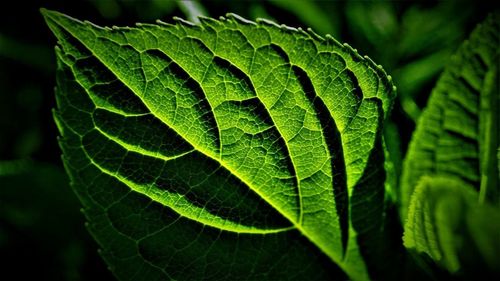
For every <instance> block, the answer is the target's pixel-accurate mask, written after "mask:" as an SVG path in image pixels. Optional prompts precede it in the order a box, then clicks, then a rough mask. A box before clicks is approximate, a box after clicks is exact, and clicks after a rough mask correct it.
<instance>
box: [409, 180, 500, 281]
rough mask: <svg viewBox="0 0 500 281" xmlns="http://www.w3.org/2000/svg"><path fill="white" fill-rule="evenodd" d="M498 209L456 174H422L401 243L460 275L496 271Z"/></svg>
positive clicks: (499, 233) (499, 230) (499, 246)
mask: <svg viewBox="0 0 500 281" xmlns="http://www.w3.org/2000/svg"><path fill="white" fill-rule="evenodd" d="M498 221H500V209H499V208H498V207H492V206H491V205H490V204H480V203H479V202H478V194H477V192H475V191H474V190H473V188H472V186H469V185H467V184H466V183H464V182H462V181H461V180H459V179H454V178H450V177H427V176H424V177H422V178H421V179H420V182H419V184H418V186H417V188H416V189H415V192H414V193H413V196H412V199H411V202H410V207H409V211H408V220H407V222H406V225H405V234H404V243H405V246H406V247H407V248H409V249H413V250H415V251H417V252H423V253H425V254H427V255H429V256H430V257H431V258H432V259H433V260H435V261H436V262H438V263H439V264H440V265H442V266H443V267H445V268H447V269H448V270H449V271H450V272H453V273H458V272H461V273H462V274H465V278H466V279H467V278H474V276H477V275H476V274H479V272H481V275H482V276H491V275H488V274H497V275H498V274H499V273H500V272H499V268H500V262H499V261H498V259H497V257H498V253H500V241H499V240H498V237H500V224H499V223H498Z"/></svg>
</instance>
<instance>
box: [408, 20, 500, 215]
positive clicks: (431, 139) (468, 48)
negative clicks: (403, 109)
mask: <svg viewBox="0 0 500 281" xmlns="http://www.w3.org/2000/svg"><path fill="white" fill-rule="evenodd" d="M499 30H500V15H499V14H498V13H497V14H494V15H492V16H490V17H489V18H488V19H487V20H486V22H485V23H483V24H482V25H480V26H479V27H478V28H477V29H476V30H475V31H474V32H473V33H472V35H471V37H470V39H469V40H468V41H466V42H465V43H464V44H463V45H462V46H461V47H460V49H459V50H458V52H457V54H456V55H455V56H454V57H452V59H451V61H450V63H449V65H448V66H447V68H446V70H445V72H444V73H443V74H442V76H441V78H440V79H439V81H438V82H437V85H436V87H435V88H434V90H433V92H432V94H431V97H430V99H429V102H428V105H427V107H426V108H425V110H424V112H423V113H422V116H421V117H420V120H419V122H418V125H417V129H416V131H415V133H414V135H413V139H412V141H411V143H410V147H409V150H408V154H407V156H406V160H405V164H404V168H403V176H402V194H401V199H402V210H401V211H402V217H403V218H405V217H406V213H407V209H408V204H409V201H410V197H411V195H412V193H413V190H414V189H415V187H416V185H417V182H418V181H419V179H420V177H422V176H423V175H440V176H453V177H457V178H459V179H461V180H462V181H464V182H466V183H468V184H469V185H471V186H472V187H473V188H475V189H477V190H478V191H479V192H480V200H481V201H484V200H487V201H490V202H491V203H494V204H498V203H499V202H500V197H499V196H500V192H499V191H500V188H499V185H498V184H499V182H500V181H499V178H498V177H499V173H498V169H497V167H498V166H497V165H498V157H497V156H496V151H497V150H498V149H499V136H498V134H499V132H500V127H499V126H500V122H499V120H498V119H499V115H498V111H499V98H500V91H499V88H498V83H499V81H500V79H499V75H498V66H499V53H500V48H498V46H500V33H499V32H498V31H499Z"/></svg>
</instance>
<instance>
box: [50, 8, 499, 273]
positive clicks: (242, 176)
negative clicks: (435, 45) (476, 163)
mask: <svg viewBox="0 0 500 281" xmlns="http://www.w3.org/2000/svg"><path fill="white" fill-rule="evenodd" d="M42 13H43V14H44V16H45V19H46V22H47V24H48V25H49V27H50V28H51V30H52V31H53V33H54V34H55V35H56V37H57V38H58V40H59V47H58V48H56V54H57V62H58V73H57V84H58V88H57V90H56V98H57V110H56V111H55V112H54V115H55V119H56V123H57V125H58V128H59V131H60V133H61V135H62V138H61V142H60V145H61V147H62V150H63V159H64V164H65V166H66V170H67V172H68V174H69V175H70V178H71V182H72V185H73V188H74V190H75V191H76V193H77V195H78V196H79V198H80V200H81V202H82V204H83V205H84V208H85V214H86V217H87V219H88V220H89V230H90V232H91V233H92V234H93V236H94V237H95V239H96V240H97V241H98V243H99V245H100V246H101V247H102V256H103V257H104V259H105V260H106V262H107V263H108V264H109V265H110V268H111V270H112V271H113V272H114V274H115V275H116V276H117V277H118V278H119V279H121V280H136V279H143V280H162V279H186V280H190V279H214V280H218V279H242V278H248V279H270V280H274V279H299V280H302V279H330V278H335V277H337V278H345V277H342V276H343V275H342V274H343V273H342V272H341V271H338V270H337V269H336V268H335V265H337V266H338V267H339V268H340V269H342V271H343V272H345V273H346V274H347V275H348V276H349V278H352V279H355V280H366V279H370V278H373V279H383V280H387V279H399V278H401V276H404V274H405V272H409V271H411V270H416V269H412V268H410V267H411V266H408V267H394V266H393V265H394V264H397V263H398V262H400V261H401V260H402V257H404V256H405V255H406V254H405V252H404V250H403V248H402V247H401V241H400V239H401V233H399V232H398V227H397V226H395V225H397V217H396V216H395V215H394V212H393V211H394V208H395V206H396V204H400V202H399V201H397V202H394V201H395V199H394V198H398V197H399V196H396V195H394V193H397V192H395V190H398V189H397V188H396V186H395V184H394V182H395V180H394V174H393V171H392V165H391V163H390V162H389V161H387V157H386V154H387V152H386V151H385V146H384V140H383V137H382V136H383V134H382V132H383V124H384V120H385V119H386V117H387V115H388V112H389V111H390V108H391V105H392V101H393V99H394V95H395V89H394V87H393V86H392V82H391V78H390V76H387V75H386V74H385V72H384V71H383V70H382V68H381V67H380V66H377V65H375V64H374V63H373V62H372V61H371V60H370V59H369V58H368V57H362V56H360V55H359V54H358V53H357V51H356V50H354V49H352V48H351V47H349V46H348V45H345V44H344V45H341V44H339V43H338V42H337V41H336V40H334V39H333V38H331V37H326V38H322V37H320V36H318V35H317V34H315V33H313V32H312V31H310V30H309V31H307V32H306V31H303V30H301V29H294V28H290V27H286V26H278V25H276V24H274V23H272V22H270V21H266V20H261V21H259V22H258V23H254V22H250V21H247V20H245V19H243V18H240V17H238V16H235V15H228V18H227V19H223V20H221V21H217V20H213V19H210V18H201V24H200V25H194V24H192V23H189V22H186V21H183V20H181V19H178V22H177V23H176V24H175V25H170V24H164V23H160V24H158V25H149V24H141V25H138V26H137V27H135V28H113V29H108V28H100V27H98V26H95V25H93V24H90V23H83V22H80V21H78V20H75V19H72V18H70V17H67V16H65V15H62V14H59V13H57V12H51V11H46V10H44V11H42ZM498 22H499V21H498V15H495V16H492V17H491V18H490V19H489V21H488V22H487V23H486V24H485V27H482V28H481V27H480V28H479V29H478V30H479V31H476V33H481V32H485V33H486V34H485V35H481V36H478V37H480V38H481V40H480V42H477V43H473V42H476V41H475V39H474V35H473V37H472V39H471V43H470V45H472V44H477V46H476V45H472V47H463V48H472V49H474V50H478V51H477V52H478V53H477V54H479V55H480V56H482V55H483V54H484V55H485V57H481V58H482V59H483V61H478V62H477V63H479V64H481V62H483V63H482V65H484V68H481V69H483V72H484V73H483V72H482V73H481V74H478V75H479V76H480V78H479V86H478V87H479V89H476V90H477V93H476V92H472V94H477V96H478V97H476V100H478V99H479V100H481V102H480V103H479V104H481V106H486V107H487V106H490V107H489V108H490V111H489V113H486V114H481V116H483V115H484V116H485V117H482V119H481V118H479V120H480V121H479V122H478V123H477V126H476V127H478V128H480V131H481V132H482V134H481V138H479V139H480V140H481V141H480V142H482V141H483V138H486V139H487V142H488V146H487V149H486V150H483V149H481V152H482V154H481V155H483V156H481V157H483V158H481V161H482V160H483V159H487V160H484V163H483V162H481V163H483V164H481V169H482V170H481V171H485V173H480V174H481V175H486V179H487V180H488V182H487V183H485V184H484V185H485V186H487V187H486V190H488V191H487V194H488V197H490V196H493V198H494V197H495V196H498V185H497V184H495V181H496V180H498V166H497V165H498V158H495V157H497V154H495V156H494V157H493V158H492V157H491V153H492V151H496V149H498V137H497V136H496V137H494V136H495V134H496V133H497V132H498V130H495V129H496V127H495V126H497V124H498V116H497V115H495V114H496V111H495V110H496V109H497V108H498V88H495V87H497V86H498V85H497V84H498V72H497V64H495V63H494V62H495V61H498V50H497V49H495V48H491V46H498V41H499V40H498V34H495V32H494V30H495V29H496V30H498ZM483 30H486V31H483ZM492 30H493V32H491V31H492ZM483 40H484V42H483ZM466 44H469V43H466ZM495 44H496V45H495ZM466 46H469V45H466ZM488 46H490V47H488ZM483 51H484V52H486V54H485V53H484V52H483ZM474 54H476V53H474ZM468 56H469V55H468V52H465V54H461V53H459V55H458V57H459V59H458V60H459V62H457V63H455V64H450V66H449V70H448V72H445V74H444V75H443V78H441V79H442V80H444V81H445V82H440V83H438V86H437V88H436V89H437V90H436V92H435V93H433V98H431V102H430V105H429V109H426V111H425V112H424V114H423V115H422V118H421V119H420V120H421V121H420V123H419V129H417V133H416V136H415V137H414V140H413V144H412V147H411V149H410V151H411V153H409V154H408V158H407V159H406V166H411V165H412V163H417V165H418V163H420V162H419V161H427V162H425V163H431V164H429V165H431V166H432V167H434V165H437V164H436V163H438V162H436V160H439V159H434V158H432V157H431V158H426V156H412V155H413V154H418V153H419V152H418V151H419V148H418V146H419V144H421V143H423V146H424V148H423V150H424V151H426V149H428V148H426V147H425V144H426V143H429V142H431V143H439V141H440V140H441V139H439V138H436V140H434V139H429V138H428V137H425V136H423V137H422V136H421V135H422V134H424V133H419V132H421V131H425V130H426V129H427V128H431V129H432V128H434V127H431V126H430V125H427V123H426V122H429V121H428V120H431V119H432V118H433V117H432V116H431V117H429V115H431V113H428V112H433V107H435V106H436V105H433V104H435V103H436V102H435V101H433V100H435V99H437V98H434V96H437V95H439V92H440V89H443V88H445V87H446V86H443V84H445V83H450V84H454V83H456V82H455V80H453V79H450V78H446V77H447V75H448V76H450V75H452V74H453V73H455V72H454V71H456V70H454V69H456V68H460V67H461V62H462V61H464V62H465V65H468V63H469V62H468V61H469V57H468ZM472 57H473V58H474V59H475V58H476V55H472ZM482 65H481V66H482ZM474 66H475V65H474ZM471 71H472V74H475V73H476V72H475V71H477V70H476V69H473V70H471ZM450 73H451V74H450ZM467 73H470V72H467ZM446 79H450V80H451V81H446ZM466 79H467V78H466ZM458 80H459V81H461V80H460V79H458ZM483 80H485V81H488V83H485V84H484V85H486V86H485V88H484V91H483V90H482V89H483V88H481V87H482V85H483V84H482V82H481V81H483ZM473 86H474V85H473ZM444 91H446V90H444ZM456 93H458V94H460V93H466V91H464V89H458V90H457V91H456ZM469 94H471V93H469ZM482 99H486V100H487V101H484V102H482ZM469 104H472V102H469V101H466V102H465V105H464V106H465V107H467V105H469ZM483 104H484V105H483ZM483 108H484V107H483ZM448 109H449V112H450V115H446V114H445V115H444V117H443V120H445V121H443V122H445V124H448V123H446V122H451V123H454V124H458V123H457V119H456V118H463V116H464V115H463V114H462V113H461V112H460V110H457V109H455V108H453V107H450V108H448ZM449 116H451V117H449ZM461 116H462V117H461ZM454 118H455V119H454ZM484 118H486V119H484ZM481 120H483V121H481ZM484 120H487V121H484ZM432 126H433V125H432ZM472 126H474V125H472ZM436 128H441V127H439V126H437V127H436ZM452 137H454V136H452ZM465 137H468V136H465ZM448 141H450V140H448ZM480 147H482V146H480ZM441 150H442V149H441V148H439V147H438V148H437V149H436V151H441ZM445 152H446V151H445ZM446 153H447V152H446ZM466 157H470V156H469V155H466ZM484 157H486V158H484ZM468 160H469V159H468V158H467V161H468ZM483 168H484V170H483ZM419 171H420V172H421V170H413V168H409V169H406V170H405V171H404V173H405V174H404V177H403V183H402V185H403V188H402V194H401V195H402V196H401V198H403V199H402V200H403V201H402V203H401V210H402V214H403V215H402V217H403V218H406V216H407V215H406V210H407V208H408V201H409V199H407V198H409V197H411V196H413V199H412V203H411V204H410V206H409V208H410V212H409V216H410V217H409V220H408V223H407V224H406V228H407V232H406V234H405V245H406V246H407V247H409V248H416V250H418V251H421V252H422V251H423V252H426V253H428V254H429V255H430V257H431V258H433V259H435V260H436V261H438V263H441V264H443V265H444V267H446V268H447V269H449V270H450V271H451V272H456V271H458V269H459V268H460V264H459V263H458V262H456V259H454V257H455V256H456V254H455V253H456V252H459V251H462V249H461V248H460V245H458V246H457V245H450V244H446V243H448V241H450V238H449V237H451V236H452V235H450V234H449V233H450V229H452V230H453V229H455V228H456V227H455V226H454V225H452V226H450V227H449V228H446V226H445V227H444V228H443V229H445V230H444V232H446V231H448V232H446V233H445V234H442V233H444V232H443V231H441V232H439V234H437V235H436V236H437V237H439V238H436V239H435V240H439V241H441V242H440V243H442V241H444V243H442V245H445V247H443V246H436V245H434V244H433V245H430V246H428V245H423V246H422V244H421V243H420V240H419V239H421V237H423V236H422V233H427V232H428V230H427V228H428V227H429V225H431V226H432V223H431V224H429V223H428V222H427V221H426V220H428V218H429V216H430V215H429V214H428V213H430V212H434V209H433V208H434V206H435V204H434V203H432V202H433V201H432V202H431V203H427V202H426V201H427V200H428V199H432V200H435V199H436V200H439V197H438V196H437V195H436V196H434V195H433V196H432V198H426V197H424V196H423V195H425V194H432V193H433V192H436V190H439V188H441V186H447V185H448V183H450V184H449V185H450V187H451V188H469V187H467V186H464V184H462V182H460V181H458V180H454V179H449V178H446V176H448V174H444V175H443V174H442V173H440V172H439V170H438V171H437V172H436V170H433V171H432V173H426V172H421V174H418V175H416V174H415V173H416V172H419ZM411 173H413V174H411ZM410 174H411V175H410ZM434 174H435V176H436V177H422V175H434ZM464 174H465V175H466V176H470V175H471V174H470V173H464ZM419 179H421V181H420V184H419V187H418V188H417V191H415V192H413V188H414V187H415V185H416V184H417V181H418V180H419ZM478 183H479V185H480V186H481V188H482V186H483V181H482V179H477V182H475V184H478ZM471 184H474V183H471ZM434 186H439V187H434ZM444 188H447V187H444ZM469 189H472V188H469ZM495 190H496V191H495ZM437 192H439V191H437ZM471 192H472V191H471ZM495 192H497V193H495ZM444 193H446V192H444ZM412 194H413V195H412ZM446 194H454V192H453V191H452V192H448V193H446ZM458 194H461V193H458ZM463 194H464V195H463V196H464V198H466V199H464V202H466V203H464V204H465V205H466V206H467V207H462V205H460V204H462V203H450V204H451V205H450V204H448V205H446V206H447V208H451V209H449V210H452V211H453V210H465V211H464V212H466V213H467V214H468V211H467V210H469V209H468V208H471V207H470V206H475V205H474V204H476V203H475V201H474V198H472V199H471V198H469V197H470V196H472V195H469V192H468V191H466V192H464V193H463ZM489 194H493V195H489ZM446 196H448V195H446ZM458 196H459V197H457V198H459V199H457V200H460V198H462V197H460V196H462V195H458ZM405 198H406V199H405ZM480 198H483V197H482V196H480ZM455 199H456V198H455ZM455 199H453V200H455ZM421 202H423V203H421ZM395 203H396V204H395ZM426 204H427V205H426ZM453 204H455V205H453ZM481 204H483V202H481ZM484 204H490V203H489V202H488V203H484ZM491 204H492V205H493V206H489V205H488V206H487V207H485V209H484V210H483V209H481V210H480V211H477V212H475V213H474V214H473V215H471V216H473V218H472V219H468V220H467V222H468V223H469V225H471V227H470V229H471V231H470V233H472V234H471V235H470V238H471V239H477V240H474V241H479V242H478V243H477V245H478V246H477V249H479V250H478V251H477V252H478V256H481V257H485V258H486V261H487V265H488V267H486V268H488V269H489V270H490V271H491V272H492V274H498V271H497V270H498V268H497V267H496V265H495V260H494V257H496V255H497V252H495V251H493V252H492V251H490V250H488V249H489V248H490V246H491V244H494V243H497V240H495V239H494V238H491V237H495V236H494V235H496V234H497V233H498V227H496V228H495V227H489V226H490V225H488V224H487V223H485V222H484V221H480V220H476V219H474V216H477V217H482V214H483V213H486V212H488V213H489V212H492V213H495V212H496V209H495V208H498V201H495V200H493V201H492V202H491ZM423 205H425V206H430V207H421V206H423ZM450 206H451V207H450ZM420 208H423V209H424V210H425V211H424V212H421V211H419V210H420ZM443 212H446V214H447V212H448V211H443V210H441V209H438V210H437V211H435V214H436V217H439V220H438V219H436V220H434V218H431V221H432V222H434V221H440V220H444V221H445V222H447V221H448V222H451V221H452V219H451V218H449V219H448V218H444V219H443V216H442V215H440V214H441V213H443ZM421 214H422V215H423V221H424V225H423V227H422V224H421V223H420V222H419V221H418V219H420V217H419V216H420V215H421ZM432 214H434V213H432ZM465 217H467V218H468V215H463V216H461V215H458V216H456V218H455V221H457V222H458V223H460V222H462V221H463V220H465ZM412 222H416V223H415V224H414V225H412ZM493 225H494V226H498V222H497V223H496V224H493ZM432 227H433V226H432ZM439 227H441V226H439ZM485 228H487V230H485V231H483V229H485ZM468 233H469V232H468ZM443 237H444V238H443ZM460 237H461V236H460ZM460 239H461V238H460ZM438 247H439V249H445V250H443V252H444V254H443V255H438V254H435V251H436V249H438ZM475 249H476V248H475ZM484 249H487V250H486V251H485V250H484ZM495 249H498V248H495ZM442 256H445V257H446V258H444V259H443V258H442ZM492 257H493V258H492ZM429 274H431V275H433V274H434V273H432V272H430V273H429Z"/></svg>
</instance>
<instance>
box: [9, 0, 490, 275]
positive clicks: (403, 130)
mask: <svg viewBox="0 0 500 281" xmlns="http://www.w3.org/2000/svg"><path fill="white" fill-rule="evenodd" d="M483 2H484V3H483ZM483 2H481V1H451V0H450V1H378V2H370V1H348V2H344V1H314V2H310V1H306V0H291V1H290V0H289V1H272V2H270V1H229V0H226V1H223V0H219V1H215V0H214V1H202V2H201V3H199V2H196V3H194V5H195V6H197V8H198V9H197V10H198V11H195V10H196V9H195V10H193V9H190V8H187V6H192V5H193V3H187V4H186V3H184V4H182V3H181V4H179V2H177V1H169V0H153V1H145V0H143V1H130V0H93V1H83V0H79V1H76V0H75V1H67V0H66V1H63V0H61V1H55V0H54V1H48V0H47V1H20V0H17V1H6V2H5V3H4V5H3V7H2V10H3V11H2V13H1V16H0V73H1V75H0V255H1V257H2V263H1V264H2V266H1V267H0V268H1V269H2V271H1V273H2V279H3V280H7V279H4V278H5V277H6V276H12V278H13V280H96V279H99V280H108V279H110V280H112V279H113V277H112V276H111V275H110V273H109V272H108V270H107V269H106V265H105V264H104V262H103V261H102V260H101V259H100V257H99V255H98V247H97V245H96V244H95V242H93V240H92V238H91V237H90V235H89V234H88V232H87V231H86V230H85V225H84V224H85V220H84V217H83V215H82V214H81V213H80V211H79V209H80V203H79V202H78V199H77V198H76V196H75V195H74V194H73V192H72V191H71V188H70V187H69V183H68V179H67V177H66V175H65V173H64V170H63V167H62V163H61V160H60V154H61V152H60V149H59V147H58V144H57V135H58V133H57V130H56V127H55V125H54V122H53V120H52V113H51V110H52V108H53V107H54V104H55V101H54V93H53V89H54V86H55V75H54V74H55V57H54V53H53V46H54V45H55V44H56V39H55V37H54V36H53V35H52V34H51V33H50V31H49V29H48V28H47V26H46V25H45V23H44V21H43V19H42V16H41V15H40V12H39V8H41V7H44V8H48V9H53V10H57V11H60V12H63V13H66V14H68V15H71V16H73V17H76V18H79V19H86V20H90V21H92V22H94V23H97V24H99V25H128V26H132V25H134V23H136V22H154V21H155V20H156V19H161V20H162V21H167V22H169V21H171V18H172V17H173V16H179V17H182V18H188V19H193V16H194V15H195V14H197V13H202V14H204V15H207V16H210V17H219V16H223V15H224V14H226V13H229V12H233V13H236V14H239V15H241V16H243V17H245V18H248V19H252V20H253V19H255V18H257V17H262V18H269V19H273V20H275V21H277V22H279V23H284V24H287V25H290V26H294V27H303V28H307V27H311V28H312V29H313V30H315V31H316V32H317V33H318V34H320V35H324V34H327V33H329V34H332V35H333V36H334V37H335V38H337V39H338V40H339V41H341V42H348V43H349V44H350V45H351V46H353V47H354V48H356V49H358V50H359V52H360V53H361V54H363V55H368V56H370V57H371V58H372V59H373V60H374V61H375V62H376V63H378V64H381V65H382V66H384V68H385V70H386V71H387V72H388V73H389V74H391V75H392V76H393V78H394V83H395V84H396V86H397V87H398V99H397V101H396V103H395V106H394V109H393V113H392V116H391V118H390V120H389V121H388V123H387V125H386V131H385V134H386V140H387V144H388V148H389V151H390V156H391V158H392V160H393V162H394V165H395V168H396V173H397V174H399V173H400V167H401V161H402V158H403V157H404V153H405V152H406V148H407V145H408V142H409V140H410V137H411V133H412V131H413V129H414V126H415V121H416V120H417V118H418V116H419V114H420V111H421V109H422V108H423V107H424V106H425V104H426V101H427V98H428V96H429V94H430V91H431V89H432V87H433V85H434V83H435V81H436V80H437V77H438V75H439V73H440V72H441V71H442V69H443V66H444V65H446V62H447V60H448V59H449V57H450V55H451V54H452V53H453V52H454V51H455V50H456V49H457V48H458V46H459V45H460V43H461V42H462V41H463V40H464V39H465V38H466V37H467V36H468V34H469V33H470V31H471V30H472V29H473V28H474V26H475V25H476V24H477V23H479V22H481V21H482V20H483V19H484V18H485V17H486V15H487V13H488V12H490V11H492V10H494V9H498V6H495V5H494V4H487V3H490V2H493V1H483ZM6 3H8V5H7V4H6ZM394 196H395V197H397V192H395V194H394Z"/></svg>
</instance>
